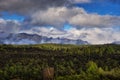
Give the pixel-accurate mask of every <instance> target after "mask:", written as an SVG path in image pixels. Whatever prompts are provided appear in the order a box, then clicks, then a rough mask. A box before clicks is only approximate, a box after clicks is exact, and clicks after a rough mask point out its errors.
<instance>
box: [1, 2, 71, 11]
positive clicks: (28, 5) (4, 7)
mask: <svg viewBox="0 0 120 80" xmlns="http://www.w3.org/2000/svg"><path fill="white" fill-rule="evenodd" d="M68 4H70V2H69V0H0V11H10V12H18V13H26V12H27V13H30V12H33V11H36V10H38V9H39V10H40V9H41V10H43V9H46V8H48V7H50V6H51V7H54V6H55V7H57V6H66V5H68Z"/></svg>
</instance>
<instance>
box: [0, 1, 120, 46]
mask: <svg viewBox="0 0 120 80" xmlns="http://www.w3.org/2000/svg"><path fill="white" fill-rule="evenodd" d="M0 31H4V32H6V33H22V32H24V33H30V34H38V35H43V36H47V37H53V38H57V37H61V38H62V37H64V38H69V39H74V40H76V39H81V40H84V41H88V42H89V43H91V44H106V43H111V42H114V41H120V0H0Z"/></svg>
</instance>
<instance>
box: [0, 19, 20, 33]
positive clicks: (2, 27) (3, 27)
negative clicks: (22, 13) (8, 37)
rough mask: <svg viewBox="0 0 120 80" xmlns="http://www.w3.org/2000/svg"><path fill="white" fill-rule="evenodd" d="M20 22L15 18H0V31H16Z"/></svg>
mask: <svg viewBox="0 0 120 80" xmlns="http://www.w3.org/2000/svg"><path fill="white" fill-rule="evenodd" d="M20 26H21V23H19V22H18V21H16V20H5V19H2V18H0V31H4V32H6V33H16V32H18V31H19V29H20Z"/></svg>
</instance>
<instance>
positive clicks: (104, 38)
mask: <svg viewBox="0 0 120 80" xmlns="http://www.w3.org/2000/svg"><path fill="white" fill-rule="evenodd" d="M22 32H26V33H30V34H33V33H34V34H39V35H43V36H47V37H53V38H57V37H60V38H68V39H74V40H76V39H81V40H84V41H88V42H89V43H92V44H105V43H111V42H114V41H120V37H119V36H120V35H119V34H120V32H119V31H118V32H116V31H114V30H113V28H88V29H85V28H82V29H76V28H71V29H70V30H68V31H63V30H58V29H56V28H53V27H51V28H46V27H41V28H40V27H33V28H32V29H30V30H25V31H22Z"/></svg>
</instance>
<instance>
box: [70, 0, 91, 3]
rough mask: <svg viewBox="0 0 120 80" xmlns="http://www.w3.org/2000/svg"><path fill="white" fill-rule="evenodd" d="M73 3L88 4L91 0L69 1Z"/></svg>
mask: <svg viewBox="0 0 120 80" xmlns="http://www.w3.org/2000/svg"><path fill="white" fill-rule="evenodd" d="M71 1H72V2H73V3H90V2H91V0H71Z"/></svg>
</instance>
